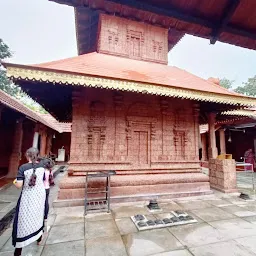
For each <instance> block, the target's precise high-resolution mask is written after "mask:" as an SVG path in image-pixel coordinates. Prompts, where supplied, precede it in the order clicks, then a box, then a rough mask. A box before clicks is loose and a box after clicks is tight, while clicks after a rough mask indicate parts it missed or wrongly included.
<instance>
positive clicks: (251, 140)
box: [200, 108, 256, 166]
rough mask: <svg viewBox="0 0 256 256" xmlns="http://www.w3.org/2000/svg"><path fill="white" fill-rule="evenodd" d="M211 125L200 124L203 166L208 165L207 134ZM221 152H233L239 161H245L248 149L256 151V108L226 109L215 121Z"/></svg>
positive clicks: (233, 156)
mask: <svg viewBox="0 0 256 256" xmlns="http://www.w3.org/2000/svg"><path fill="white" fill-rule="evenodd" d="M208 132H209V127H208V125H207V124H204V125H200V134H201V152H200V159H201V161H202V165H203V166H208V160H209V159H208V153H207V136H208V134H209V133H208ZM215 132H216V138H217V148H218V153H219V154H231V155H232V158H233V159H235V160H236V161H237V162H243V161H244V159H243V158H244V153H245V152H246V151H247V150H248V149H253V151H254V152H256V109H255V108H250V109H240V110H231V111H224V112H222V113H221V115H220V117H219V120H217V121H216V123H215Z"/></svg>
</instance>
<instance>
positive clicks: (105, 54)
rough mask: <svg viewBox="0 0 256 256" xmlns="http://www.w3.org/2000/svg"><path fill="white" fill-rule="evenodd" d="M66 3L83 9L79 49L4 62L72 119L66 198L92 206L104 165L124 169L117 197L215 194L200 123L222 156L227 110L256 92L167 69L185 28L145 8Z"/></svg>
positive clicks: (213, 153)
mask: <svg viewBox="0 0 256 256" xmlns="http://www.w3.org/2000/svg"><path fill="white" fill-rule="evenodd" d="M56 2H59V1H56ZM60 2H61V1H60ZM64 2H65V3H67V4H70V5H74V6H75V7H76V8H75V11H76V30H77V40H78V52H79V56H76V57H73V58H68V59H64V60H57V61H53V62H49V63H43V64H36V65H19V64H10V63H5V64H4V65H5V67H6V68H7V74H8V76H9V77H10V78H11V79H13V81H15V83H17V84H19V85H20V86H21V87H22V89H23V90H24V91H26V92H27V94H28V95H30V96H31V97H32V98H34V99H37V101H38V102H39V103H40V104H42V105H43V106H44V107H45V109H47V110H48V111H49V113H51V114H52V115H53V116H55V117H56V118H57V119H58V120H59V121H61V122H72V133H71V149H70V161H69V171H68V175H67V176H66V177H65V178H64V179H63V180H62V181H61V183H60V191H59V195H58V199H59V200H65V202H70V201H69V200H74V199H76V200H74V201H75V203H76V205H77V204H79V203H81V204H83V198H84V191H85V171H99V170H115V171H116V173H117V175H115V176H113V178H112V180H111V196H112V198H113V199H116V200H139V199H146V198H152V197H155V196H159V197H163V198H172V197H177V196H189V195H200V194H207V193H211V190H210V183H209V177H208V176H206V175H205V174H203V173H201V169H200V161H199V142H200V132H199V124H200V123H201V124H203V123H205V122H208V123H209V134H210V136H209V141H208V153H209V154H208V155H209V157H210V158H211V159H212V160H213V163H214V161H215V158H216V157H217V154H218V153H217V146H216V136H215V122H216V120H217V119H218V118H219V114H220V113H221V112H223V111H228V110H232V109H239V108H243V107H251V106H255V105H256V99H255V98H249V97H244V96H241V95H238V94H235V93H232V92H230V91H228V90H226V89H224V88H222V87H220V86H219V85H216V84H215V83H214V82H212V81H207V80H204V79H202V78H199V77H196V76H194V75H192V74H190V73H188V72H186V71H184V70H181V69H179V68H176V67H171V66H168V65H167V61H168V59H167V55H168V51H169V50H170V49H171V48H172V47H173V45H174V44H175V43H176V42H178V41H179V40H180V38H181V37H182V36H183V34H182V33H178V32H177V33H176V32H175V31H174V30H171V29H168V26H164V25H162V24H160V23H159V24H158V22H157V20H156V22H155V24H152V22H147V19H146V18H145V19H144V20H143V21H142V20H141V19H140V15H139V14H140V13H141V15H142V16H143V17H147V11H146V10H145V11H144V12H142V11H140V10H139V11H138V12H137V16H138V17H137V19H134V18H133V12H132V11H131V9H130V8H129V7H128V6H127V7H126V6H121V5H119V4H117V1H105V2H108V3H109V5H105V6H104V8H100V7H99V8H98V7H97V3H98V2H104V1H94V2H95V3H93V1H64ZM87 2H90V4H88V5H87V4H86V3H87ZM127 2H129V1H127ZM132 2H134V1H132ZM88 7H89V8H88ZM108 7H109V10H108ZM113 8H114V9H115V10H116V12H113ZM120 8H121V9H120ZM103 9H104V11H102V10H103ZM118 10H119V11H118ZM120 10H122V14H123V15H120ZM115 13H119V15H115ZM149 16H150V17H149V19H151V18H152V16H151V14H150V13H149ZM232 164H233V162H232ZM215 165H216V164H215ZM220 183H221V186H222V187H223V186H225V189H224V190H225V191H231V190H233V189H234V186H235V185H234V184H235V175H233V176H232V177H231V178H230V179H229V184H226V183H225V182H224V181H223V179H222V180H221V181H220ZM230 184H231V185H230ZM89 186H90V187H92V188H98V187H101V186H103V183H102V181H101V180H96V181H94V182H92V183H91V184H89ZM69 205H70V204H69Z"/></svg>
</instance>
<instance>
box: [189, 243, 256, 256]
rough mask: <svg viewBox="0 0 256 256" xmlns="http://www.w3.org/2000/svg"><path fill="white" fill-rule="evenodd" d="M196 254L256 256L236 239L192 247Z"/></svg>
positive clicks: (198, 255) (208, 255) (205, 255)
mask: <svg viewBox="0 0 256 256" xmlns="http://www.w3.org/2000/svg"><path fill="white" fill-rule="evenodd" d="M190 251H191V252H192V253H193V255H194V256H255V255H256V254H254V253H252V252H250V251H248V250H247V249H246V248H244V247H243V246H241V245H240V244H238V243H236V242H235V241H227V242H221V243H215V244H209V245H205V246H200V247H197V248H190Z"/></svg>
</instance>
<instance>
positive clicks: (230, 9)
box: [210, 0, 240, 44]
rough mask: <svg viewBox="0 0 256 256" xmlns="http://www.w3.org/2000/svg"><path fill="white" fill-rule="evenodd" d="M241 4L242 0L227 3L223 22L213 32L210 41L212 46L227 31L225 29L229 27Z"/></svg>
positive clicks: (231, 0) (232, 0)
mask: <svg viewBox="0 0 256 256" xmlns="http://www.w3.org/2000/svg"><path fill="white" fill-rule="evenodd" d="M239 3H240V0H229V1H228V3H227V6H226V8H225V10H224V12H223V17H222V19H221V22H220V24H219V26H217V27H216V28H215V29H213V30H212V36H211V39H210V42H211V44H215V43H216V41H217V40H218V37H219V35H220V34H221V32H222V31H223V30H225V27H226V26H227V25H228V23H229V21H230V19H231V18H232V15H233V14H234V12H235V11H236V9H237V7H238V5H239Z"/></svg>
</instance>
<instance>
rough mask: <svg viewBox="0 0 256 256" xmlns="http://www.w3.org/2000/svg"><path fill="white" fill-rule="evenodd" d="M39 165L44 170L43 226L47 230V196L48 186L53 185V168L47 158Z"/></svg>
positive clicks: (52, 164)
mask: <svg viewBox="0 0 256 256" xmlns="http://www.w3.org/2000/svg"><path fill="white" fill-rule="evenodd" d="M40 163H41V164H42V165H43V167H44V168H45V172H44V187H45V193H46V198H45V210H44V225H45V228H46V230H47V218H48V213H49V194H50V186H52V185H54V181H53V175H52V168H53V166H54V162H53V161H52V160H51V159H49V158H42V159H41V160H40Z"/></svg>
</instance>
